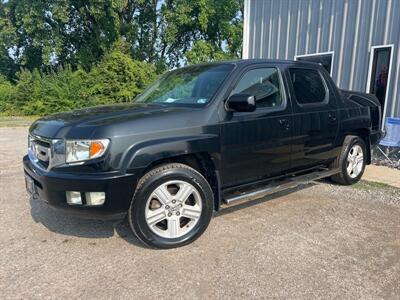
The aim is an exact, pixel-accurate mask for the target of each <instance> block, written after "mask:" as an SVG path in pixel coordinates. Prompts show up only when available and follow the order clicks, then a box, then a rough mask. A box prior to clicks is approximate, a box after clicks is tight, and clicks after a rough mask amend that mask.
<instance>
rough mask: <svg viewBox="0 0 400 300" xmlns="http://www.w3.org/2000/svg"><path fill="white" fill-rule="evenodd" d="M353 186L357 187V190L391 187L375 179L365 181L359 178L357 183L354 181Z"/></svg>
mask: <svg viewBox="0 0 400 300" xmlns="http://www.w3.org/2000/svg"><path fill="white" fill-rule="evenodd" d="M353 187H354V188H356V189H359V190H364V191H370V190H374V189H392V188H393V187H392V186H390V185H388V184H386V183H382V182H377V181H366V180H361V181H359V182H358V183H356V184H355V185H354V186H353Z"/></svg>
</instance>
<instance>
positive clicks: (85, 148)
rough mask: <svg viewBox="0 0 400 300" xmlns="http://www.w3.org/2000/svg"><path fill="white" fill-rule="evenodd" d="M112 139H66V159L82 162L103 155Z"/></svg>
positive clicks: (71, 161) (67, 160) (70, 161)
mask: <svg viewBox="0 0 400 300" xmlns="http://www.w3.org/2000/svg"><path fill="white" fill-rule="evenodd" d="M109 144H110V140H108V139H103V140H76V141H68V140H67V141H66V155H65V158H66V159H65V161H66V162H67V163H74V162H82V161H86V160H90V159H94V158H98V157H101V156H102V155H103V154H104V153H105V152H106V150H107V147H108V145H109Z"/></svg>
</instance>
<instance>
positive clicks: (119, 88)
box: [87, 44, 156, 104]
mask: <svg viewBox="0 0 400 300" xmlns="http://www.w3.org/2000/svg"><path fill="white" fill-rule="evenodd" d="M119 46H120V47H117V48H116V49H114V50H113V51H112V52H110V53H109V54H106V56H105V57H104V59H103V61H102V62H101V63H100V64H99V65H97V66H96V67H94V68H93V69H92V71H91V72H90V73H89V77H88V81H87V87H88V89H87V92H88V95H89V96H90V97H93V98H95V99H96V100H95V101H96V104H106V103H123V102H130V101H132V99H133V98H134V97H135V96H136V95H138V94H140V93H141V92H142V91H143V89H144V88H145V87H146V86H147V85H148V84H149V83H151V82H152V81H153V80H154V79H155V78H156V69H155V66H154V65H151V64H148V63H146V62H141V61H134V60H132V59H131V57H130V56H129V55H128V54H127V53H124V51H123V50H121V44H120V45H119ZM122 48H125V47H123V46H122Z"/></svg>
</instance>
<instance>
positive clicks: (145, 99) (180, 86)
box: [133, 64, 233, 106]
mask: <svg viewBox="0 0 400 300" xmlns="http://www.w3.org/2000/svg"><path fill="white" fill-rule="evenodd" d="M232 69H233V65H232V64H215V65H213V64H210V65H198V66H190V67H185V68H181V69H177V70H174V71H171V72H168V73H166V74H164V75H163V76H162V77H161V78H160V79H158V80H157V81H156V82H154V83H153V84H152V85H151V86H150V87H149V88H147V89H146V90H145V91H144V92H143V93H142V94H141V95H139V96H137V97H136V98H135V99H134V100H133V101H134V102H135V103H158V104H166V105H178V106H179V105H183V106H187V105H189V106H202V105H205V104H206V103H208V102H209V101H210V100H211V98H212V97H213V96H214V95H215V93H216V92H217V89H218V88H219V86H220V85H221V83H222V82H223V81H224V79H225V78H226V77H227V76H228V74H229V73H230V72H231V71H232Z"/></svg>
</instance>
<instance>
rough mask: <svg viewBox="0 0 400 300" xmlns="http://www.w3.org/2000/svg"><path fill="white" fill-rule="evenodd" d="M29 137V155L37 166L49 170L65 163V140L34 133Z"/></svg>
mask: <svg viewBox="0 0 400 300" xmlns="http://www.w3.org/2000/svg"><path fill="white" fill-rule="evenodd" d="M28 139H29V144H28V156H29V159H30V160H31V162H32V163H33V164H34V165H35V166H36V167H38V168H39V169H42V170H44V171H48V170H50V169H51V168H53V167H55V166H59V165H62V164H65V143H64V140H62V139H49V138H44V137H41V136H37V135H34V134H29V136H28ZM46 145H47V146H46Z"/></svg>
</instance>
